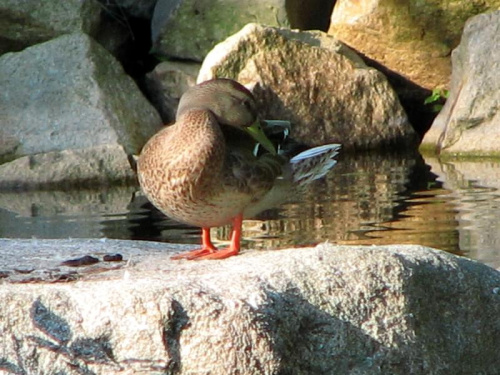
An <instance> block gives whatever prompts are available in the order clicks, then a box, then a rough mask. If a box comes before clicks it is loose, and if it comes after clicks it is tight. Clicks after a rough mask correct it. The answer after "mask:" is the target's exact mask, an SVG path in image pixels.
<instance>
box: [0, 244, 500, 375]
mask: <svg viewBox="0 0 500 375" xmlns="http://www.w3.org/2000/svg"><path fill="white" fill-rule="evenodd" d="M172 250H173V246H171V245H167V244H158V243H149V242H131V241H109V240H108V241H98V240H80V241H77V240H73V241H42V240H31V241H20V240H1V241H0V251H1V252H2V257H1V258H0V267H1V268H2V273H1V274H2V277H3V279H2V280H3V281H2V284H1V285H0V298H1V300H2V301H3V303H2V304H0V314H1V316H3V319H1V320H0V335H1V337H2V341H1V351H0V353H1V354H0V356H1V358H0V364H1V366H2V369H5V370H6V371H10V372H12V373H16V372H18V373H34V372H37V373H41V372H49V371H50V372H64V373H67V374H77V373H106V374H126V373H147V374H156V373H158V374H160V373H179V374H190V373H197V374H208V373H212V374H236V373H240V374H278V373H288V374H326V373H328V374H388V373H390V374H437V373H442V372H443V371H445V372H446V373H453V374H464V375H465V374H471V373H482V374H495V373H496V372H497V371H498V366H499V365H500V363H499V361H500V359H499V358H498V355H497V354H498V346H499V345H500V341H499V340H500V323H499V321H498V316H499V314H500V274H499V273H498V271H495V270H493V269H491V268H489V267H487V266H484V265H482V264H480V263H477V262H474V261H470V260H467V259H464V258H459V257H456V256H453V255H449V254H446V253H443V252H439V251H436V250H431V249H429V248H424V247H420V246H402V245H395V246H386V247H347V246H345V247H343V246H332V245H325V244H322V245H319V246H317V247H315V248H302V249H292V250H282V251H268V252H256V251H248V252H245V253H244V254H243V255H240V256H237V257H233V258H229V259H227V260H224V261H200V262H179V261H177V262H173V261H170V260H169V255H170V254H171V252H172ZM109 252H112V253H116V252H118V253H120V254H122V255H123V257H124V260H123V261H121V262H114V263H112V265H110V262H103V261H102V259H103V257H104V255H105V254H108V253H109ZM81 255H93V256H95V257H96V258H97V259H98V260H99V262H98V263H96V264H94V265H91V266H86V267H79V268H77V269H75V270H74V271H73V272H71V273H70V272H68V275H67V277H64V272H65V271H67V269H68V268H69V267H67V266H64V265H61V264H60V263H61V262H62V261H64V260H66V259H67V257H70V258H73V257H75V256H81ZM30 267H31V268H32V270H31V271H30ZM16 268H17V269H18V271H15V270H14V269H16ZM41 270H46V271H47V272H46V273H45V279H46V280H47V281H65V282H59V283H57V282H56V283H54V282H52V283H49V282H43V281H40V280H43V278H44V274H43V272H41ZM50 271H51V272H52V273H51V272H50ZM57 272H59V277H58V278H50V275H54V274H55V273H57ZM30 273H32V274H33V275H34V276H38V279H37V277H31V278H30ZM16 281H17V283H16ZM23 281H24V282H23ZM30 281H31V282H30ZM19 282H21V283H19ZM464 359H466V360H464Z"/></svg>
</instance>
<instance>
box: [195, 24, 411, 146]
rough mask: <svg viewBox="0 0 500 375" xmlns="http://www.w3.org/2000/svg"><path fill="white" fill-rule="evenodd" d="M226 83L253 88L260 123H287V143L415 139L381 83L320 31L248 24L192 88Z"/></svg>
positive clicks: (216, 52) (213, 56)
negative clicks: (214, 81)
mask: <svg viewBox="0 0 500 375" xmlns="http://www.w3.org/2000/svg"><path fill="white" fill-rule="evenodd" d="M213 77H229V78H233V79H236V80H238V81H239V82H241V83H243V84H245V85H247V86H248V87H250V88H252V89H253V93H254V95H255V97H256V99H257V101H258V103H259V104H260V107H261V108H260V111H261V113H262V117H263V118H269V119H283V120H289V121H291V122H292V136H293V137H294V138H296V139H297V140H299V141H302V142H305V143H307V144H310V145H318V144H324V143H329V142H335V143H341V144H342V147H343V149H352V148H360V149H376V148H379V149H380V148H385V147H386V146H388V145H391V146H392V147H393V148H394V147H405V146H408V145H411V144H415V142H416V137H415V133H414V131H413V128H412V127H411V125H410V124H409V122H408V119H407V117H406V114H405V113H404V110H403V109H402V107H401V105H400V103H399V101H398V99H397V96H396V94H395V93H394V91H393V89H392V88H391V87H390V85H389V84H388V83H387V80H386V78H385V77H384V76H383V75H382V74H381V73H380V72H378V71H376V70H375V69H371V68H368V67H367V66H366V65H365V64H364V63H363V62H362V60H361V59H360V58H359V57H358V56H357V55H356V54H355V53H354V52H353V51H352V50H351V49H349V48H348V47H347V46H345V45H344V44H342V43H340V42H338V41H337V40H336V39H334V38H333V37H331V36H328V35H326V34H324V33H321V32H298V31H292V30H287V29H280V28H272V27H265V26H260V25H257V24H250V25H247V26H245V27H244V28H243V29H242V30H241V31H240V32H238V33H237V34H235V35H233V36H231V37H230V38H228V39H227V40H225V41H224V42H222V43H220V44H218V45H217V46H216V47H215V48H214V49H213V50H212V51H211V52H210V53H209V54H208V55H207V57H206V59H205V61H204V62H203V65H202V67H201V71H200V75H199V77H198V82H201V81H204V80H207V79H211V78H213Z"/></svg>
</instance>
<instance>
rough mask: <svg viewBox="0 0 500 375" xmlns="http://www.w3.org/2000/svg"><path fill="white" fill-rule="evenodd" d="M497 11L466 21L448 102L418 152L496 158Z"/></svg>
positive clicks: (499, 117)
mask: <svg viewBox="0 0 500 375" xmlns="http://www.w3.org/2000/svg"><path fill="white" fill-rule="evenodd" d="M499 45H500V11H497V12H492V13H487V14H481V15H479V16H476V17H474V18H472V19H470V20H469V21H468V22H467V24H466V26H465V29H464V33H463V35H462V40H461V42H460V45H459V46H458V47H457V48H456V49H455V50H454V51H453V55H452V61H453V74H452V79H451V89H450V96H449V98H448V100H447V101H446V104H445V106H444V107H443V109H442V111H441V112H440V113H439V115H438V117H437V118H436V120H435V121H434V123H433V124H432V127H431V128H430V129H429V131H428V132H427V133H426V134H425V137H424V139H423V141H422V145H421V148H422V150H424V151H431V152H433V153H441V154H449V155H454V154H468V155H474V156H479V155H483V156H499V155H500V112H499V111H498V108H499V107H500V77H499V75H498V74H497V69H496V67H497V66H499V64H500V50H499V49H498V48H496V47H497V46H499Z"/></svg>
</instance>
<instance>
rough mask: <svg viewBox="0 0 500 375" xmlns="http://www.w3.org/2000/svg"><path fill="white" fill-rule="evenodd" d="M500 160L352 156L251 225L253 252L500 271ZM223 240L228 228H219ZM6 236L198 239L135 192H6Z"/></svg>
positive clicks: (1, 222) (2, 233)
mask: <svg viewBox="0 0 500 375" xmlns="http://www.w3.org/2000/svg"><path fill="white" fill-rule="evenodd" d="M499 185H500V163H498V162H486V163H485V162H462V163H456V162H454V163H440V162H439V161H437V160H436V159H426V160H425V163H424V161H423V160H422V159H421V158H420V157H419V156H418V155H414V154H412V155H385V156H381V155H373V154H362V155H343V156H342V157H341V160H340V161H339V164H338V165H337V166H336V167H335V169H334V170H333V172H332V173H330V174H329V175H328V177H327V178H325V179H322V180H319V181H316V182H315V183H314V184H313V185H311V186H310V187H309V188H308V189H307V190H301V191H297V192H295V193H294V194H291V195H290V197H289V200H288V201H287V202H286V203H284V204H282V205H281V206H280V207H277V208H272V209H269V210H267V211H265V212H263V213H261V214H259V215H258V217H257V218H255V219H252V220H246V221H245V222H244V226H243V231H244V238H245V241H244V243H243V246H244V247H246V248H259V249H270V248H285V247H290V246H304V245H313V244H316V243H318V242H321V241H325V240H328V241H330V242H332V243H338V244H363V245H380V244H394V243H406V244H408V243H412V244H422V245H426V246H430V247H435V248H440V249H443V250H446V251H449V252H453V253H458V254H465V255H467V256H470V257H472V258H475V259H479V260H481V261H483V262H485V263H488V264H490V265H492V266H495V267H499V266H500V211H499V206H500V194H498V188H499ZM212 234H213V236H214V238H215V239H216V240H218V241H219V242H221V243H224V242H225V241H227V240H228V238H229V227H223V228H214V229H213V231H212ZM0 237H8V238H16V237H17V238H31V237H37V238H68V237H74V238H89V237H91V238H98V237H108V238H118V239H139V240H154V241H166V242H178V243H193V244H197V243H198V242H199V229H198V228H190V227H187V226H185V225H182V224H178V223H175V222H173V221H171V220H169V219H166V218H165V217H164V216H163V215H161V214H160V213H159V212H158V211H156V210H155V209H154V208H152V207H151V205H150V204H149V203H148V202H147V201H146V200H145V199H144V197H142V196H141V195H140V194H136V188H134V187H120V188H109V189H99V190H82V191H69V192H53V191H51V192H12V191H11V192H0Z"/></svg>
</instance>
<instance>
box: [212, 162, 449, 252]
mask: <svg viewBox="0 0 500 375" xmlns="http://www.w3.org/2000/svg"><path fill="white" fill-rule="evenodd" d="M433 180H434V176H431V174H430V173H429V170H428V167H427V166H425V165H424V164H423V162H422V160H421V159H420V158H415V156H414V155H409V156H405V155H391V157H387V156H385V157H384V156H377V155H373V154H370V155H356V156H353V155H344V156H343V158H342V160H341V161H340V162H339V164H338V165H337V166H336V168H335V170H333V171H332V172H331V173H330V174H329V175H328V177H327V178H326V179H323V180H320V181H317V182H316V183H314V184H312V185H311V186H310V187H309V188H308V189H307V190H306V191H301V192H297V193H296V194H295V196H293V199H291V200H290V201H289V202H288V203H286V204H284V205H282V206H281V207H280V208H278V209H273V210H271V211H267V212H266V213H264V215H262V214H261V215H259V219H264V220H263V221H260V220H247V221H245V222H244V225H243V231H244V238H246V239H248V240H250V241H251V244H249V245H248V247H257V248H268V249H269V248H284V247H289V246H297V245H312V244H315V243H318V242H321V241H325V240H328V241H331V242H334V243H341V244H365V245H371V244H389V243H414V244H423V245H427V246H433V247H437V248H441V249H445V250H448V251H452V252H456V251H457V249H458V247H457V245H458V236H457V233H456V231H455V226H456V222H455V219H454V216H455V214H456V213H455V211H454V210H453V206H452V205H451V203H450V201H449V200H446V199H443V201H442V202H435V199H434V198H435V195H441V194H446V193H447V192H446V191H442V190H434V191H433V193H428V194H429V195H430V198H429V199H426V196H425V194H423V193H421V191H426V190H428V188H429V187H428V182H429V181H433ZM429 202H433V204H429ZM438 233H439V235H438ZM214 235H216V238H217V237H218V238H219V239H223V240H227V239H228V238H229V231H228V228H227V227H224V228H219V229H214Z"/></svg>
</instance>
